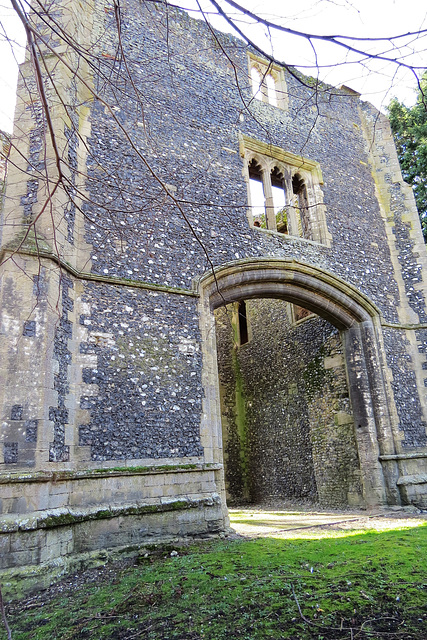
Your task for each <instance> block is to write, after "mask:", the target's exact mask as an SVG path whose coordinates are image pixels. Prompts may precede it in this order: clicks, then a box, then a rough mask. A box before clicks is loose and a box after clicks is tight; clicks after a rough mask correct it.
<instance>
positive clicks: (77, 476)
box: [0, 462, 223, 484]
mask: <svg viewBox="0 0 427 640" xmlns="http://www.w3.org/2000/svg"><path fill="white" fill-rule="evenodd" d="M222 466H223V465H222V464H219V463H208V462H207V463H199V464H198V463H194V464H174V465H167V464H163V465H158V466H155V465H153V466H152V467H151V466H141V467H112V468H108V469H102V468H99V469H83V470H76V471H72V470H64V471H35V472H34V473H7V474H3V475H1V476H0V484H16V483H21V482H61V481H66V480H87V479H93V478H114V477H120V476H140V475H141V476H143V475H155V474H159V473H188V472H191V471H202V472H204V471H215V470H217V469H222Z"/></svg>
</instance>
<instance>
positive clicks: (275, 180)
mask: <svg viewBox="0 0 427 640" xmlns="http://www.w3.org/2000/svg"><path fill="white" fill-rule="evenodd" d="M270 179H271V192H272V196H273V207H274V213H275V215H276V229H277V231H279V233H288V211H287V203H286V187H285V180H284V177H283V174H282V173H281V172H280V171H279V169H278V168H277V167H274V169H273V170H272V172H271V176H270Z"/></svg>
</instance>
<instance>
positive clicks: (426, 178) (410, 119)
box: [388, 72, 427, 242]
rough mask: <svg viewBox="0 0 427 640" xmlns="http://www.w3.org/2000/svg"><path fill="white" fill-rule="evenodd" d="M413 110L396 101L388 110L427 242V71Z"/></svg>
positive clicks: (402, 167) (403, 170) (393, 101)
mask: <svg viewBox="0 0 427 640" xmlns="http://www.w3.org/2000/svg"><path fill="white" fill-rule="evenodd" d="M420 86H421V88H420V91H419V93H418V97H417V102H416V104H415V105H414V106H413V107H406V106H405V105H404V104H401V103H400V102H398V100H396V99H394V100H392V101H391V103H390V105H389V107H388V115H389V118H390V124H391V129H392V131H393V135H394V140H395V143H396V147H397V153H398V156H399V161H400V166H401V169H402V174H403V178H404V180H405V181H406V182H408V183H409V184H410V185H412V187H413V189H414V195H415V201H416V203H417V208H418V213H419V216H420V220H421V227H422V230H423V234H424V241H425V242H427V72H425V73H424V75H423V77H422V79H421V83H420Z"/></svg>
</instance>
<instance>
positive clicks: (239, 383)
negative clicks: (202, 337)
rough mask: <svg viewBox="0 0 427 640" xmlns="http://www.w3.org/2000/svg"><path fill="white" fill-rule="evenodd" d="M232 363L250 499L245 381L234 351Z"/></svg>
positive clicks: (245, 486) (245, 483) (246, 495)
mask: <svg viewBox="0 0 427 640" xmlns="http://www.w3.org/2000/svg"><path fill="white" fill-rule="evenodd" d="M232 363H233V370H234V378H235V384H236V387H235V407H236V427H237V435H238V438H239V442H240V451H239V459H240V470H241V475H242V481H243V496H242V497H243V499H244V500H248V499H249V498H250V465H249V448H248V447H249V443H248V432H247V431H248V429H247V420H246V398H245V389H244V380H243V376H242V372H241V369H240V363H239V358H238V353H237V351H236V350H235V349H233V350H232Z"/></svg>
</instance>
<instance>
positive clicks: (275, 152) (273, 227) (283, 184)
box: [240, 134, 332, 246]
mask: <svg viewBox="0 0 427 640" xmlns="http://www.w3.org/2000/svg"><path fill="white" fill-rule="evenodd" d="M240 155H241V156H242V158H243V160H244V166H245V176H246V182H247V187H248V200H249V209H248V219H249V224H250V226H251V227H260V228H261V229H266V230H269V231H275V232H278V233H283V234H286V235H289V236H295V237H300V238H305V239H306V240H311V241H314V242H321V243H322V244H325V245H326V246H330V243H331V240H332V236H331V234H330V233H329V231H328V227H327V223H326V215H325V214H326V208H325V205H324V203H323V193H322V189H321V186H320V185H321V184H323V178H322V171H321V168H320V165H319V163H318V162H316V161H314V160H310V159H308V158H303V157H302V156H300V155H296V154H294V153H291V152H290V151H286V150H285V149H282V148H281V147H276V146H274V145H272V144H270V143H265V142H261V141H260V140H254V139H253V138H249V137H248V136H245V135H244V134H241V136H240Z"/></svg>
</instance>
